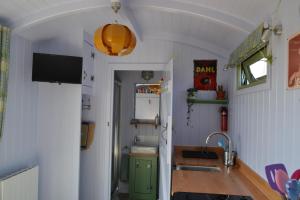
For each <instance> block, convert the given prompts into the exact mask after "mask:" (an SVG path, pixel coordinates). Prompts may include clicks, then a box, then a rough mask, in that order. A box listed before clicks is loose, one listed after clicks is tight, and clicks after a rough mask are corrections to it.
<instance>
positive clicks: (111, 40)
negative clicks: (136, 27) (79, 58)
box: [94, 0, 136, 56]
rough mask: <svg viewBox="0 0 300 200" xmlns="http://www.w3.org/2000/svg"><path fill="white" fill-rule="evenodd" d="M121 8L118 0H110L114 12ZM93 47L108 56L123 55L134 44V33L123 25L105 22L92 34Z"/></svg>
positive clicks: (128, 51)
mask: <svg viewBox="0 0 300 200" xmlns="http://www.w3.org/2000/svg"><path fill="white" fill-rule="evenodd" d="M120 8H121V3H120V1H118V0H113V1H112V9H113V10H114V12H115V13H117V12H118V11H119V9H120ZM94 45H95V48H96V49H97V50H98V51H100V52H102V53H104V54H106V55H110V56H124V55H128V54H130V53H131V52H132V51H133V49H134V48H135V46H136V37H135V35H134V33H133V32H132V31H131V30H130V29H129V28H128V27H127V26H125V25H122V24H118V22H117V21H116V22H115V23H114V24H106V25H104V26H102V27H99V28H98V29H97V30H96V32H95V34H94Z"/></svg>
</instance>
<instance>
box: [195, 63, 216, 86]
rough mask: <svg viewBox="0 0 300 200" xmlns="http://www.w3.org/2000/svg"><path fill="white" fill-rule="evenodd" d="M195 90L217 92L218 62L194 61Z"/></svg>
mask: <svg viewBox="0 0 300 200" xmlns="http://www.w3.org/2000/svg"><path fill="white" fill-rule="evenodd" d="M194 88H196V89H197V90H216V88H217V60H194Z"/></svg>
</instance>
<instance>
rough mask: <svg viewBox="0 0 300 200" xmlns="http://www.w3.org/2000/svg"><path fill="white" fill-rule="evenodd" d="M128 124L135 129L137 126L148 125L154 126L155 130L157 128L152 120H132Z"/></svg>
mask: <svg viewBox="0 0 300 200" xmlns="http://www.w3.org/2000/svg"><path fill="white" fill-rule="evenodd" d="M130 124H133V125H135V127H137V125H138V124H149V125H153V126H155V128H157V126H156V124H155V120H154V119H132V120H131V121H130ZM159 125H160V124H159Z"/></svg>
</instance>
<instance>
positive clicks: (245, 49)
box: [228, 24, 268, 67]
mask: <svg viewBox="0 0 300 200" xmlns="http://www.w3.org/2000/svg"><path fill="white" fill-rule="evenodd" d="M263 31H264V26H263V24H261V25H259V26H258V27H257V28H256V29H255V30H254V31H253V32H252V33H251V34H250V35H249V36H248V37H247V38H246V39H245V40H244V41H243V42H242V43H241V44H240V46H239V47H238V48H236V49H235V50H234V51H233V52H232V53H231V55H230V59H229V62H228V66H231V67H237V66H239V65H240V64H241V63H242V62H243V61H245V60H246V59H247V58H249V57H250V56H252V55H253V54H255V53H256V52H258V51H259V50H261V49H262V48H264V47H265V46H267V44H268V43H267V42H266V43H264V42H262V41H261V37H262V34H263Z"/></svg>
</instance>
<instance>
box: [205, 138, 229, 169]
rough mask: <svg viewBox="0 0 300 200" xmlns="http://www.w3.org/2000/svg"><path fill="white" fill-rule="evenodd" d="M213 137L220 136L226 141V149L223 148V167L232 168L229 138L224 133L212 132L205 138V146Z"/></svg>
mask: <svg viewBox="0 0 300 200" xmlns="http://www.w3.org/2000/svg"><path fill="white" fill-rule="evenodd" d="M214 135H221V136H224V137H225V138H226V140H227V143H228V148H225V151H224V165H225V166H233V165H234V154H233V153H232V141H231V138H230V137H229V135H227V134H226V133H222V132H213V133H211V134H209V135H208V136H207V138H206V144H208V142H209V140H210V138H211V137H212V136H214Z"/></svg>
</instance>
